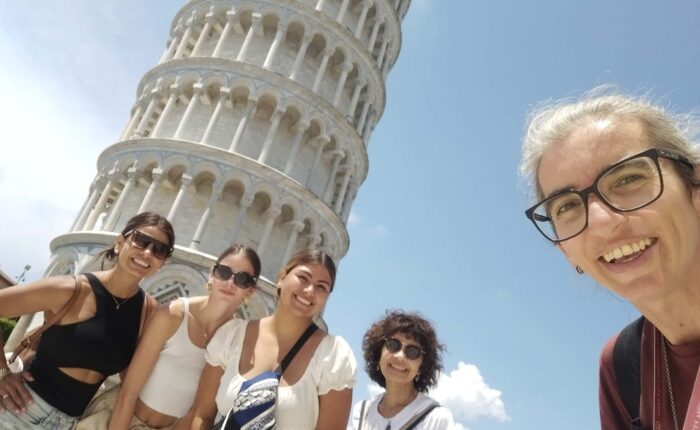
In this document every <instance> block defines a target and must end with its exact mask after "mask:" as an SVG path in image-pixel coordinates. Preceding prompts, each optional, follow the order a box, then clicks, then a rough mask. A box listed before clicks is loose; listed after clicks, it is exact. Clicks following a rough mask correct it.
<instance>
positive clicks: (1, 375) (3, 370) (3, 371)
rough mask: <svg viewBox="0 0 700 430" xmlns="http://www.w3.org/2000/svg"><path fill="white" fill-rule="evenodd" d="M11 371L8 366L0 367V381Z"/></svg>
mask: <svg viewBox="0 0 700 430" xmlns="http://www.w3.org/2000/svg"><path fill="white" fill-rule="evenodd" d="M11 373H12V372H11V371H10V368H9V367H0V381H2V380H3V379H5V376H7V375H9V374H11Z"/></svg>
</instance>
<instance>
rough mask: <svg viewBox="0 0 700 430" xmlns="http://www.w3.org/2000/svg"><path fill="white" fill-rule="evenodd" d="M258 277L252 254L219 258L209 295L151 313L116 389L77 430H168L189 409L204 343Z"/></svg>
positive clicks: (241, 249) (238, 250) (233, 250)
mask: <svg viewBox="0 0 700 430" xmlns="http://www.w3.org/2000/svg"><path fill="white" fill-rule="evenodd" d="M259 276H260V258H259V257H258V254H257V253H256V252H255V251H254V250H253V249H252V248H248V247H246V246H243V245H234V246H232V247H230V248H228V249H226V250H225V251H224V252H222V253H221V255H219V258H218V259H217V260H216V262H215V263H214V266H213V267H212V269H211V272H210V273H209V279H208V283H207V289H208V290H209V294H208V295H206V296H198V297H189V298H184V297H182V298H179V299H177V300H173V301H172V302H171V303H170V304H169V305H168V306H164V307H161V308H160V309H159V310H158V311H157V312H156V313H155V315H154V316H153V318H152V319H151V321H150V323H149V324H148V326H147V327H146V330H145V331H144V335H143V339H142V341H141V342H140V343H139V347H138V348H137V349H136V352H135V354H134V358H133V363H132V365H131V366H130V367H129V372H128V373H127V375H126V378H125V380H124V382H123V383H122V385H121V388H119V387H115V388H114V389H112V390H110V391H107V392H105V393H103V394H101V395H100V396H99V397H98V398H97V399H96V400H95V402H94V403H93V404H92V405H91V406H90V408H89V409H88V413H89V416H88V417H87V418H85V419H83V420H81V421H80V423H79V424H78V426H77V430H82V429H85V430H98V429H106V428H109V429H111V430H119V429H124V430H126V429H139V430H145V429H169V428H172V426H173V425H174V424H175V423H176V422H177V420H178V419H180V418H181V417H183V416H185V415H186V414H187V412H188V410H189V409H190V407H191V406H192V401H193V400H194V395H195V392H196V390H197V383H198V382H199V376H200V374H201V372H202V369H203V368H204V363H205V360H204V353H205V351H206V347H207V344H208V343H209V340H210V339H211V338H212V336H213V335H214V333H215V332H216V330H217V329H218V328H219V327H220V326H221V325H222V324H224V323H225V322H227V321H229V320H230V319H232V318H233V316H234V313H235V312H236V310H237V309H238V307H239V305H240V304H241V303H247V302H248V299H249V298H250V296H251V295H252V294H253V292H254V290H255V284H256V282H257V279H258V277H259ZM112 409H113V410H112ZM110 414H111V418H110Z"/></svg>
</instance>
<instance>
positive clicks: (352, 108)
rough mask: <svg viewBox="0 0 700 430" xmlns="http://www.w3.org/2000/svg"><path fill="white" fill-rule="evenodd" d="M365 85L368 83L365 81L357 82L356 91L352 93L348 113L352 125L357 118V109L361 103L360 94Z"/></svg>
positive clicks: (358, 80) (357, 80)
mask: <svg viewBox="0 0 700 430" xmlns="http://www.w3.org/2000/svg"><path fill="white" fill-rule="evenodd" d="M365 85H367V82H366V81H365V80H364V79H356V80H355V90H354V91H353V93H352V99H351V100H350V107H349V108H348V113H347V118H348V122H350V123H352V120H353V118H354V117H355V109H357V102H358V101H360V93H361V92H362V88H364V87H365Z"/></svg>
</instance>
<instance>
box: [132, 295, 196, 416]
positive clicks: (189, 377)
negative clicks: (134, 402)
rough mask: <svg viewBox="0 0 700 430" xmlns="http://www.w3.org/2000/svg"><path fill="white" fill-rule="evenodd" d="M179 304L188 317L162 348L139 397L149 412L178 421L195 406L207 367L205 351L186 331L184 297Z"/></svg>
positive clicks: (186, 306)
mask: <svg viewBox="0 0 700 430" xmlns="http://www.w3.org/2000/svg"><path fill="white" fill-rule="evenodd" d="M179 300H181V301H182V302H183V304H184V307H185V316H184V318H182V322H181V323H180V327H178V329H177V331H176V332H175V333H174V334H173V335H172V336H170V339H168V340H167V341H166V342H165V345H163V349H162V350H161V351H160V355H159V356H158V361H157V362H156V365H155V367H154V368H153V372H151V376H150V377H149V378H148V381H146V385H144V387H143V390H141V395H140V396H139V397H140V398H141V400H142V401H143V402H144V403H145V404H146V405H147V406H148V407H149V408H151V409H153V410H156V411H158V412H160V413H162V414H165V415H170V416H172V417H178V418H179V417H182V416H184V415H185V414H187V411H189V409H190V407H191V406H192V402H193V401H194V395H195V394H196V392H197V385H198V384H199V377H200V375H201V374H202V369H204V364H205V363H206V361H205V359H204V352H205V349H202V348H199V347H198V346H196V345H194V344H193V343H192V341H191V340H190V336H189V333H188V331H187V320H188V316H189V302H188V300H187V299H186V298H182V297H181V298H180V299H179Z"/></svg>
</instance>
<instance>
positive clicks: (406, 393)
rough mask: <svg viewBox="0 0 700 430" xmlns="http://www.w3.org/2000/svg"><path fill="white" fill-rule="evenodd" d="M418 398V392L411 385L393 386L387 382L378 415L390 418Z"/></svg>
mask: <svg viewBox="0 0 700 430" xmlns="http://www.w3.org/2000/svg"><path fill="white" fill-rule="evenodd" d="M416 397H418V390H416V388H415V387H414V386H413V383H410V382H409V383H407V384H394V383H390V382H389V381H387V383H386V392H385V393H384V396H383V397H382V399H381V400H380V402H379V413H380V414H382V416H383V417H384V418H391V417H393V416H394V415H396V414H398V413H399V412H401V411H402V410H403V408H405V407H406V406H408V404H409V403H411V402H412V401H414V400H415V399H416Z"/></svg>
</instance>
